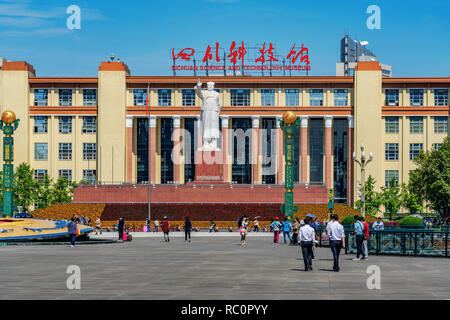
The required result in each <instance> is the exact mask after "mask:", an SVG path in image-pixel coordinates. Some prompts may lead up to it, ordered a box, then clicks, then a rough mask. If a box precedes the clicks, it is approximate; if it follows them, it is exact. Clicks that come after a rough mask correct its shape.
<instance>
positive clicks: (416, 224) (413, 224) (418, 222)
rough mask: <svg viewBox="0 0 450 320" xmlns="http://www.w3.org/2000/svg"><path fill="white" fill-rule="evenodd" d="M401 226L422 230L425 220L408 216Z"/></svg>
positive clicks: (401, 222) (401, 221)
mask: <svg viewBox="0 0 450 320" xmlns="http://www.w3.org/2000/svg"><path fill="white" fill-rule="evenodd" d="M399 225H400V226H401V227H403V228H407V229H422V228H423V227H424V225H423V220H422V219H421V218H418V217H413V216H408V217H404V218H403V219H402V220H400V221H399Z"/></svg>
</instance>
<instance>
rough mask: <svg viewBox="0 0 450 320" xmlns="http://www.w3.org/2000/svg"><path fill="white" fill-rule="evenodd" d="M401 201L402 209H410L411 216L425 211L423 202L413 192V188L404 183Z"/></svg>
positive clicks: (401, 187)
mask: <svg viewBox="0 0 450 320" xmlns="http://www.w3.org/2000/svg"><path fill="white" fill-rule="evenodd" d="M400 189H401V191H400V199H401V204H402V207H404V208H406V209H408V212H409V214H410V215H412V214H416V213H420V212H422V211H423V209H424V208H423V205H422V204H423V201H422V199H421V198H420V197H419V196H417V195H416V194H415V193H414V192H411V186H410V185H409V184H408V185H406V184H405V183H402V184H401V186H400Z"/></svg>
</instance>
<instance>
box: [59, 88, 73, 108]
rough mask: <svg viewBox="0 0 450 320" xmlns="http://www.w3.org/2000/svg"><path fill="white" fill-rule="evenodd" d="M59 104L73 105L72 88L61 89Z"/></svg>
mask: <svg viewBox="0 0 450 320" xmlns="http://www.w3.org/2000/svg"><path fill="white" fill-rule="evenodd" d="M59 105H60V106H71V105H72V89H59Z"/></svg>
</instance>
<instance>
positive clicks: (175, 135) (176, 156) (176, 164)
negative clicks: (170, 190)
mask: <svg viewBox="0 0 450 320" xmlns="http://www.w3.org/2000/svg"><path fill="white" fill-rule="evenodd" d="M180 126H181V117H180V116H173V132H172V141H173V149H172V162H173V183H175V184H179V183H180V164H181V156H180V149H181V146H180Z"/></svg>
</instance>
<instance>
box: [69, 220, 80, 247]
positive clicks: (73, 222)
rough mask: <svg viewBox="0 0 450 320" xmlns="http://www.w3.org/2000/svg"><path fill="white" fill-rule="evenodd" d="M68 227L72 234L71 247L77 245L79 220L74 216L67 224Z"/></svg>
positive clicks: (70, 234)
mask: <svg viewBox="0 0 450 320" xmlns="http://www.w3.org/2000/svg"><path fill="white" fill-rule="evenodd" d="M67 229H68V233H69V236H70V244H71V247H75V240H76V238H77V229H78V228H77V220H76V218H75V217H74V216H73V217H72V218H71V219H70V222H69V224H68V225H67Z"/></svg>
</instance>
